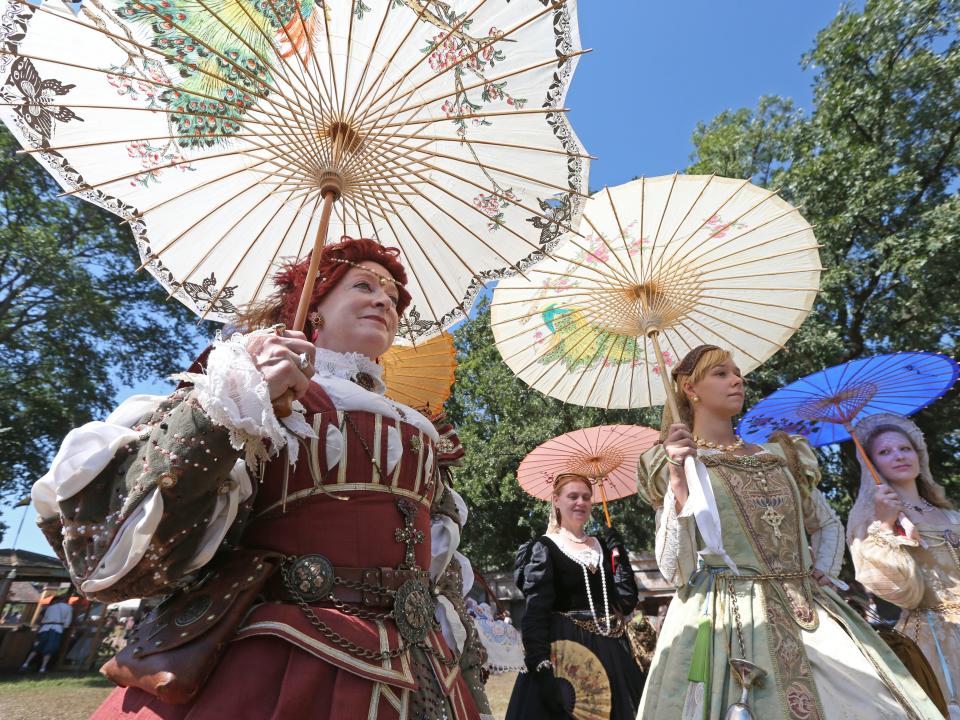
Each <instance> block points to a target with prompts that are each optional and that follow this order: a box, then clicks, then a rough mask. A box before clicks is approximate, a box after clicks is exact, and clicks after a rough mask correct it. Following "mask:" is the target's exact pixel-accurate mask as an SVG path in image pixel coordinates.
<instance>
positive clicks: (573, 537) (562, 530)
mask: <svg viewBox="0 0 960 720" xmlns="http://www.w3.org/2000/svg"><path fill="white" fill-rule="evenodd" d="M559 529H560V534H561V535H562V536H563V537H565V538H566V539H567V540H569V541H570V542H572V543H576V544H577V545H584V544H586V542H587V540H588V539H589V538H590V536H589V535H584V536H583V537H577V536H576V535H574V534H573V533H572V532H570V531H569V530H567V529H566V528H565V527H562V526H561V527H560V528H559Z"/></svg>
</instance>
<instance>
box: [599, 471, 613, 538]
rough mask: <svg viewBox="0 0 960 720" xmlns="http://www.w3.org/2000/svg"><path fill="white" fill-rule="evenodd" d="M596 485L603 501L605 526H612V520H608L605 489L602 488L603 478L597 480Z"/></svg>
mask: <svg viewBox="0 0 960 720" xmlns="http://www.w3.org/2000/svg"><path fill="white" fill-rule="evenodd" d="M597 485H599V486H600V499H601V500H602V501H603V516H604V517H605V518H606V519H607V527H613V522H612V521H611V520H610V511H609V510H608V509H607V491H606V490H604V488H603V478H600V479H599V480H598V481H597Z"/></svg>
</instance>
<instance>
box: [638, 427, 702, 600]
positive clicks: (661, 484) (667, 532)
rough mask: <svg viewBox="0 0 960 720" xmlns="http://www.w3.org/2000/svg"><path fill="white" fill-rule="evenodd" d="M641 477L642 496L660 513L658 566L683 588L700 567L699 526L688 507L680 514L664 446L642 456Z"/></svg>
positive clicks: (658, 523)
mask: <svg viewBox="0 0 960 720" xmlns="http://www.w3.org/2000/svg"><path fill="white" fill-rule="evenodd" d="M637 476H638V481H637V486H638V488H639V490H640V495H641V496H642V497H643V498H644V499H645V500H646V501H647V502H649V503H650V504H651V505H652V506H653V507H654V509H655V510H656V513H657V535H656V546H655V552H656V558H657V567H659V568H660V573H661V574H662V575H663V577H664V578H665V579H666V580H667V582H669V583H672V584H673V585H674V586H676V587H680V586H681V585H683V584H684V583H685V582H686V581H687V578H689V577H690V574H691V573H692V572H693V571H694V570H696V568H697V525H696V520H695V519H694V518H693V516H692V515H690V514H689V513H688V512H686V511H687V508H686V507H684V508H682V509H681V511H680V512H679V513H677V502H676V498H674V495H673V489H672V488H671V487H670V480H669V476H668V471H667V454H666V452H665V451H664V449H663V445H654V446H653V447H652V448H650V449H649V450H647V451H646V452H645V453H643V455H641V456H640V464H639V466H638V468H637Z"/></svg>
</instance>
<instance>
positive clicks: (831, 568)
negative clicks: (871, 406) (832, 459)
mask: <svg viewBox="0 0 960 720" xmlns="http://www.w3.org/2000/svg"><path fill="white" fill-rule="evenodd" d="M790 441H791V444H792V446H793V450H794V452H796V460H797V461H798V462H799V465H800V466H799V468H797V471H798V472H799V477H796V478H794V479H795V480H796V482H797V487H798V489H799V490H800V504H801V508H802V510H803V527H804V529H805V530H806V531H807V536H808V537H809V538H810V545H811V546H812V549H813V567H814V568H816V569H817V570H819V571H820V572H822V573H825V574H826V575H829V576H830V577H832V578H836V577H838V575H839V574H840V566H841V565H842V564H843V548H844V545H845V543H844V540H843V523H842V522H840V518H839V516H838V515H837V513H836V511H835V510H834V509H833V508H832V507H830V503H828V502H827V499H826V497H824V495H823V493H822V492H820V490H819V489H818V488H817V485H818V484H819V483H820V477H821V475H820V461H819V460H818V459H817V454H816V452H814V450H813V448H812V447H811V446H810V443H809V442H808V441H807V439H806V438H804V437H802V436H800V435H793V436H791V437H790Z"/></svg>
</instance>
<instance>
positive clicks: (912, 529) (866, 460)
mask: <svg viewBox="0 0 960 720" xmlns="http://www.w3.org/2000/svg"><path fill="white" fill-rule="evenodd" d="M843 427H844V429H845V430H846V431H847V433H848V434H849V435H850V437H851V439H852V440H853V444H854V445H855V446H856V448H857V454H858V455H860V459H861V460H863V464H864V465H866V466H867V470H869V471H870V476H871V477H872V478H873V481H874V482H875V483H876V484H877V485H883V480H881V479H880V474H879V473H878V472H877V468H876V467H874V465H873V462H871V460H870V456H869V455H867V451H866V450H865V449H864V447H863V445H861V444H860V438H858V437H857V434H856V433H855V432H854V431H853V425H851V424H850V423H849V422H845V423H843ZM897 522H899V523H900V527H902V528H903V531H904V532H905V533H906V534H907V537H912V538H916V537H917V536H918V533H917V532H916V529H917V526H916V525H914V524H913V521H912V520H911V519H910V518H908V517H907V516H906V515H904V514H903V513H900V515H898V516H897Z"/></svg>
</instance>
